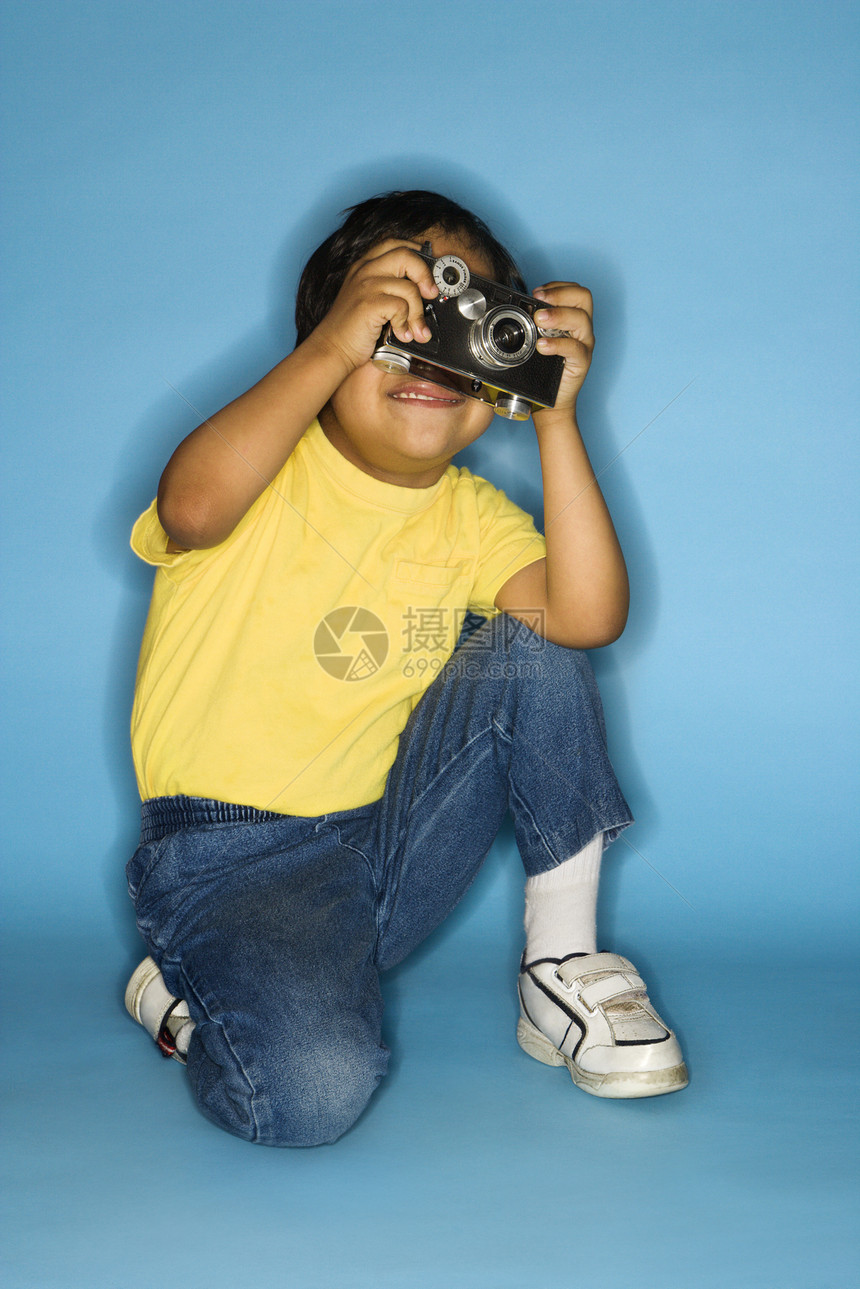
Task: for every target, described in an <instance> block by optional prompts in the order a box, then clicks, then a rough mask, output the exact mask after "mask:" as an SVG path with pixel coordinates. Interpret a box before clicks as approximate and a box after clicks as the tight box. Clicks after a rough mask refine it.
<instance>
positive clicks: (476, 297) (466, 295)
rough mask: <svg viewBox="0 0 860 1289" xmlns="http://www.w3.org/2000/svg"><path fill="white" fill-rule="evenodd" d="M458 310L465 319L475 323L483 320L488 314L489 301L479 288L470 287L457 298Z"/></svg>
mask: <svg viewBox="0 0 860 1289" xmlns="http://www.w3.org/2000/svg"><path fill="white" fill-rule="evenodd" d="M457 308H458V309H459V310H460V312H461V313H462V315H463V317H464V318H469V319H471V321H472V322H474V321H475V319H476V318H483V316H484V314H485V313H486V312H487V301H486V299H485V298H484V296H483V295H482V294H481V292H480V291H479V290H478V288H477V287H474V286H470V287H469V288H468V290H466V291H461V293H460V295H459V296H458V297H457Z"/></svg>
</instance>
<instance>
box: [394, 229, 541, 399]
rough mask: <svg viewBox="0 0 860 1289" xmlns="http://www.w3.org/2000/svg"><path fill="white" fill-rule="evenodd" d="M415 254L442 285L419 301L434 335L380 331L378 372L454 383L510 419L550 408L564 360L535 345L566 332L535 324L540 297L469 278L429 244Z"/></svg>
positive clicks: (464, 269)
mask: <svg viewBox="0 0 860 1289" xmlns="http://www.w3.org/2000/svg"><path fill="white" fill-rule="evenodd" d="M416 254H419V255H420V256H421V258H422V259H423V260H425V261H426V262H427V264H429V265H430V268H431V269H432V271H433V280H434V281H435V283H436V285H437V287H438V288H439V295H438V296H437V298H436V299H435V300H427V301H425V303H424V317H425V320H426V322H427V325H428V327H429V328H430V331H431V333H432V335H431V338H430V340H428V341H426V342H425V343H421V342H419V341H417V340H412V341H409V342H406V343H404V342H403V341H401V340H398V339H397V337H396V336H395V335H394V333H393V331H392V329H391V326H390V325H389V326H387V327H385V329H384V330H383V333H382V335H381V337H380V339H379V343H378V344H377V346H376V350H375V352H374V355H373V362H374V363H375V364H376V365H377V367H382V368H383V369H384V370H385V371H390V372H403V373H404V374H405V373H407V372H411V373H413V374H414V375H415V376H418V377H419V378H420V377H422V376H423V377H424V378H425V379H427V380H435V381H437V382H439V383H440V384H443V385H448V386H451V387H452V388H454V389H457V390H459V391H460V392H461V393H463V394H466V395H468V397H469V398H478V399H480V400H481V402H483V403H489V404H491V406H492V407H493V408H494V409H495V411H496V412H498V414H499V416H506V417H508V418H509V419H511V420H514V421H525V420H527V419H528V417H529V416H530V415H531V414H532V412H533V411H534V409H535V408H540V407H553V406H554V405H555V400H556V396H557V394H558V387H559V384H560V382H561V376H562V372H563V370H564V359H563V358H560V357H558V356H556V355H549V354H542V353H539V352H538V350H537V341H538V337H539V336H558V335H561V334H563V333H562V332H559V331H552V330H547V329H544V328H541V327H538V326H537V325H536V323H535V321H534V315H535V312H536V310H538V309H541V308H544V307H545V306H544V305H542V304H541V302H540V300H533V299H532V297H531V296H530V295H522V294H520V292H519V291H514V290H513V289H512V288H511V287H507V286H502V285H500V284H499V283H498V282H489V281H488V280H487V279H486V278H482V277H478V276H477V274H474V273H470V272H469V269H468V267H467V266H466V264H464V262H463V261H462V260H461V259H460V258H459V257H458V256H456V255H442V256H440V257H439V258H438V259H436V258H435V257H434V256H433V255H432V254H431V253H430V244H429V243H428V242H425V243H424V247H423V248H422V250H421V251H418V252H416Z"/></svg>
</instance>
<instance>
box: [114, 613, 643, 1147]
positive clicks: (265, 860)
mask: <svg viewBox="0 0 860 1289" xmlns="http://www.w3.org/2000/svg"><path fill="white" fill-rule="evenodd" d="M508 810H510V813H511V815H512V818H513V822H514V828H515V832H516V839H517V844H518V847H519V850H520V854H521V856H522V860H523V864H524V867H525V870H526V873H527V874H529V875H531V874H534V873H540V872H544V871H546V870H547V869H550V868H552V867H554V866H555V865H557V864H559V863H560V862H562V861H563V860H565V859H567V858H568V857H569V856H571V855H573V854H575V853H576V852H577V851H579V850H581V849H582V847H583V846H584V845H586V843H587V842H589V841H590V840H591V839H592V838H593V837H595V836H596V835H597V834H598V833H603V834H604V838H605V842H606V843H608V842H609V841H610V840H612V838H613V837H615V836H616V835H617V834H618V833H619V832H620V831H621V830H622V829H623V828H624V827H626V826H627V824H629V823H630V822H631V816H630V812H629V810H628V808H627V804H626V802H625V801H624V798H623V796H622V795H621V791H620V789H619V787H618V784H617V782H616V779H615V775H614V773H613V770H612V766H611V764H610V762H609V759H608V756H607V752H606V743H605V731H604V725H603V714H602V710H601V705H600V698H599V695H598V692H597V686H596V684H595V681H594V676H593V674H592V671H591V667H590V664H589V662H588V659H587V658H586V656H585V654H583V653H579V652H577V651H575V650H571V649H565V648H562V647H561V646H558V645H553V644H550V643H548V642H547V641H545V640H543V639H542V638H541V637H540V636H538V635H535V634H534V633H533V632H531V631H530V630H529V629H528V628H527V627H524V626H523V625H522V624H520V623H517V622H516V620H515V619H512V618H510V617H508V616H506V615H504V614H502V615H500V616H499V617H496V618H493V619H491V620H490V621H487V622H485V623H484V624H483V625H482V626H480V627H479V628H478V629H477V630H475V631H473V632H472V634H471V635H469V636H468V637H467V638H466V637H465V633H464V636H461V641H460V643H459V645H458V648H457V649H456V651H455V652H454V654H453V655H452V656H451V658H450V659H449V660H448V662H447V664H446V665H445V667H444V669H443V670H442V671H441V673H440V675H439V676H437V677H436V679H435V680H434V681H433V683H432V685H431V686H430V687H429V688H428V690H427V691H426V692H425V694H424V695H423V697H422V698H421V701H420V702H419V703H418V705H417V707H416V708H415V710H414V712H413V713H412V715H411V717H410V719H409V722H408V724H407V726H406V728H405V730H404V732H403V734H402V735H401V738H400V743H399V747H398V752H397V757H396V760H395V762H394V765H393V766H392V768H391V770H390V772H389V775H388V779H387V782H386V788H385V793H384V795H383V797H382V798H381V799H380V800H378V801H375V802H373V803H371V804H370V805H367V806H361V807H359V808H358V809H354V810H343V811H335V812H332V813H329V814H326V815H322V816H319V817H317V818H304V817H297V816H289V815H275V814H272V813H270V812H265V811H256V810H253V809H252V808H250V807H246V806H239V805H231V804H229V803H224V802H218V801H209V800H204V799H202V798H195V797H167V798H159V799H156V800H154V801H149V802H145V803H144V807H143V830H142V835H141V845H140V846H139V848H138V850H137V851H136V852H135V854H134V856H133V857H132V859H131V861H130V863H129V865H128V868H127V877H128V884H129V891H130V893H131V896H132V898H133V899H134V902H135V909H136V913H137V919H138V926H139V928H140V930H141V933H142V935H143V937H144V939H145V940H146V943H147V945H148V947H149V950H150V952H151V954H152V955H153V957H154V958H155V960H156V962H158V963H159V965H160V967H161V970H162V973H163V975H164V979H165V982H166V984H167V987H168V989H169V990H170V991H171V993H173V994H175V995H176V996H178V997H181V998H184V999H185V1000H186V1002H187V1003H188V1006H189V1010H190V1013H191V1016H192V1017H193V1019H194V1020H195V1021H196V1022H197V1025H196V1029H195V1030H194V1034H193V1037H192V1040H191V1044H190V1047H189V1050H188V1073H189V1076H190V1078H191V1082H192V1085H193V1087H194V1091H195V1094H196V1096H197V1099H198V1102H199V1104H200V1106H201V1108H202V1109H203V1111H204V1112H205V1113H206V1114H207V1115H209V1117H210V1118H212V1119H213V1120H214V1121H215V1122H216V1123H218V1124H219V1125H220V1126H222V1127H224V1128H226V1129H228V1130H229V1131H230V1132H233V1133H236V1134H237V1135H238V1136H241V1137H245V1138H247V1139H248V1140H251V1141H257V1142H262V1143H265V1144H269V1145H313V1144H319V1143H323V1142H328V1141H334V1140H335V1139H336V1138H337V1137H338V1136H340V1135H341V1134H342V1133H343V1132H344V1131H345V1130H346V1129H347V1128H349V1127H350V1125H351V1124H352V1123H353V1122H354V1121H355V1119H356V1118H357V1116H358V1115H359V1114H360V1113H361V1111H362V1109H363V1108H364V1106H365V1105H366V1103H367V1100H368V1098H369V1097H370V1095H371V1094H372V1092H373V1090H374V1088H375V1087H376V1086H377V1084H378V1083H379V1081H380V1079H381V1078H382V1076H383V1074H384V1073H385V1069H386V1065H387V1060H388V1052H387V1050H386V1048H385V1046H384V1045H383V1043H382V1041H381V1037H380V1031H381V1019H382V998H381V993H380V987H379V972H380V971H383V970H385V969H386V968H388V967H392V966H394V965H395V964H396V963H398V962H400V961H401V959H402V958H404V957H405V956H406V955H407V954H408V953H409V952H410V951H411V950H412V949H414V948H415V947H416V945H418V944H419V943H420V942H421V941H422V940H423V939H424V937H425V936H427V935H428V934H429V933H430V932H431V931H432V930H433V929H434V927H436V926H438V924H439V923H440V922H441V921H442V920H443V919H444V918H445V917H446V916H447V915H448V914H449V913H450V912H451V910H452V909H453V908H454V906H455V905H456V904H457V902H458V901H459V900H460V899H461V897H462V896H463V894H464V893H465V891H466V890H467V889H468V887H469V885H470V884H471V882H472V880H473V879H474V877H475V875H476V874H477V872H478V869H479V868H480V866H481V863H482V861H483V860H484V858H485V856H486V854H487V852H488V851H489V849H490V847H491V845H492V843H493V840H494V838H495V836H496V833H497V832H498V829H499V826H500V824H501V822H502V820H503V818H504V816H505V813H506V812H507V811H508Z"/></svg>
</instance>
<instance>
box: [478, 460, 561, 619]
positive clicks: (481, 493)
mask: <svg viewBox="0 0 860 1289" xmlns="http://www.w3.org/2000/svg"><path fill="white" fill-rule="evenodd" d="M475 488H476V496H477V501H478V517H479V522H480V531H481V553H480V556H479V558H478V567H477V570H476V575H475V582H474V585H473V587H472V594H471V598H470V603H469V607H470V608H472V609H475V610H476V611H477V612H480V613H483V614H484V615H485V616H492V615H493V614H495V613H497V612H498V609H497V608H496V606H495V598H496V595H497V594H498V592H499V591H500V590H501V589H502V587H503V586H504V584H505V582H507V580H508V579H509V578H511V577H513V575H514V573H518V572H519V570H520V569H521V568H526V567H527V566H528V565H529V564H534V563H535V561H536V560H539V559H544V558H545V557H546V541H545V540H544V538H543V535H542V534H541V533H539V532H538V530H537V528H536V527H535V523H534V520H533V519H532V517H531V515H529V514H527V513H526V511H525V510H522V509H521V508H520V507H519V506H517V505H515V504H514V502H513V501H510V500H509V499H508V497H506V496H505V494H504V493H503V492H502V491H501V490H500V489H499V488H495V487H494V486H493V485H492V484H491V483H488V482H487V480H486V479H480V478H478V477H477V476H475Z"/></svg>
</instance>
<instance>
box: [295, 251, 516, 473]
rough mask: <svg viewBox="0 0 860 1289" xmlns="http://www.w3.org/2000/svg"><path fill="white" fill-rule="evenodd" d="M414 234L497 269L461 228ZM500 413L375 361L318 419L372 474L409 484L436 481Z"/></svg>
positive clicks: (487, 269) (482, 271) (486, 269)
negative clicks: (459, 233) (456, 232)
mask: <svg viewBox="0 0 860 1289" xmlns="http://www.w3.org/2000/svg"><path fill="white" fill-rule="evenodd" d="M414 240H415V241H417V242H423V241H430V242H432V244H433V254H434V255H435V256H437V257H438V256H440V255H459V256H460V258H461V259H463V260H465V261H466V263H467V264H468V266H469V268H470V269H471V271H472V272H473V273H477V274H478V275H479V276H481V277H486V278H492V277H493V269H492V265H491V264H490V263H489V261H488V260H487V259H486V258H485V257H484V256H483V255H482V254H481V253H480V252H476V251H475V250H473V249H472V248H471V247H470V246H469V245H468V243H466V242H464V241H463V240H462V239H461V238H460V237H458V236H456V235H452V234H450V233H444V232H442V231H441V229H438V228H431V229H428V230H427V232H425V233H422V234H421V235H420V237H416V238H415V239H414ZM370 254H372V252H370ZM416 396H417V397H416ZM494 415H495V413H494V412H493V409H492V407H489V406H488V405H487V404H486V403H481V402H480V401H479V400H478V399H475V398H466V397H465V395H463V394H460V393H459V392H457V391H455V390H453V389H449V388H448V387H447V386H442V385H434V384H432V383H430V382H428V381H426V380H419V379H418V378H417V377H415V376H410V375H395V374H393V373H391V372H385V371H382V370H381V369H380V368H379V367H375V366H374V365H373V363H371V362H368V363H365V364H364V366H363V367H358V368H357V369H356V370H355V371H354V372H352V374H351V375H350V376H348V377H347V378H346V380H345V381H344V382H343V384H342V385H341V386H340V387H339V388H338V389H337V390H336V391H335V392H334V394H333V395H332V397H331V399H330V400H329V402H328V403H327V404H326V406H325V407H324V408H323V410H322V412H321V413H320V417H319V419H320V424H321V425H322V428H323V430H324V431H325V434H326V437H327V438H328V439H329V440H330V442H331V443H333V444H334V446H335V447H336V448H337V449H338V451H339V452H340V453H341V454H342V455H343V456H345V457H346V459H347V460H348V461H351V462H352V463H353V465H356V466H358V468H359V469H360V470H363V471H364V472H365V474H369V475H372V476H373V477H374V478H375V479H382V480H383V481H384V482H386V483H394V484H399V485H400V486H402V487H407V488H429V487H431V486H432V485H433V484H434V483H436V481H437V480H438V479H440V478H441V477H442V475H443V474H444V473H445V470H446V468H447V466H448V464H449V462H450V460H451V458H452V457H453V456H454V454H455V453H457V452H459V451H460V450H461V448H465V447H468V445H469V444H470V443H474V441H475V439H477V438H480V436H481V435H482V434H483V433H484V431H485V430H486V429H487V427H488V426H489V425H490V422H491V421H492V419H493V417H494Z"/></svg>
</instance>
